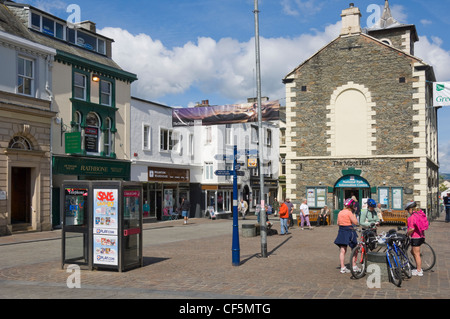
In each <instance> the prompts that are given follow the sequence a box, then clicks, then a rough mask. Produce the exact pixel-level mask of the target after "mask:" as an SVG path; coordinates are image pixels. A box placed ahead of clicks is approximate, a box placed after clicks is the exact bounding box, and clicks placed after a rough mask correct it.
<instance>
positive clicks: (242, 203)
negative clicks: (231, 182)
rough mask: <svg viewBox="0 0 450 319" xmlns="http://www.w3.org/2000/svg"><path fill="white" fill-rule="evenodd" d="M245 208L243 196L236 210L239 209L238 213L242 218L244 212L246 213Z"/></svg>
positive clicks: (246, 206) (246, 205) (243, 217)
mask: <svg viewBox="0 0 450 319" xmlns="http://www.w3.org/2000/svg"><path fill="white" fill-rule="evenodd" d="M247 209H248V204H247V202H246V201H245V200H244V199H243V198H241V202H240V203H239V206H238V211H239V213H241V215H242V219H245V214H247Z"/></svg>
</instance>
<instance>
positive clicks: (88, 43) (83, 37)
mask: <svg viewBox="0 0 450 319" xmlns="http://www.w3.org/2000/svg"><path fill="white" fill-rule="evenodd" d="M76 31H77V35H76V37H77V42H76V43H75V44H76V45H78V46H80V47H82V48H85V49H88V50H91V51H97V38H95V37H93V36H91V35H89V34H87V33H85V32H82V31H79V30H76Z"/></svg>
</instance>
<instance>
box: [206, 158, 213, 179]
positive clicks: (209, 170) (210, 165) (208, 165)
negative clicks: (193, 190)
mask: <svg viewBox="0 0 450 319" xmlns="http://www.w3.org/2000/svg"><path fill="white" fill-rule="evenodd" d="M204 170H205V180H212V179H214V172H213V170H214V166H213V163H211V162H206V163H205V169H204Z"/></svg>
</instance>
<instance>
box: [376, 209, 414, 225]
mask: <svg viewBox="0 0 450 319" xmlns="http://www.w3.org/2000/svg"><path fill="white" fill-rule="evenodd" d="M381 215H382V216H383V223H382V225H398V226H405V225H406V222H407V220H408V213H407V212H406V211H404V210H385V211H382V212H381Z"/></svg>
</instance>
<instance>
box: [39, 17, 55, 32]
mask: <svg viewBox="0 0 450 319" xmlns="http://www.w3.org/2000/svg"><path fill="white" fill-rule="evenodd" d="M42 33H45V34H47V35H50V36H52V37H54V36H55V21H53V20H50V19H49V18H46V17H42Z"/></svg>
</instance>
